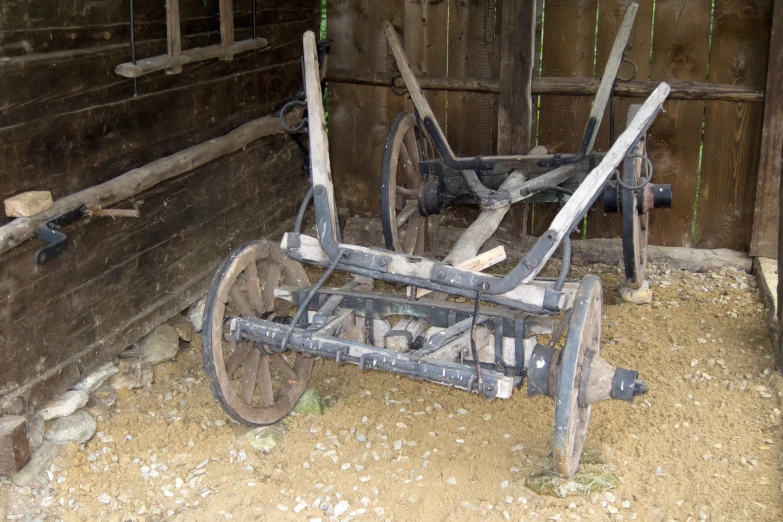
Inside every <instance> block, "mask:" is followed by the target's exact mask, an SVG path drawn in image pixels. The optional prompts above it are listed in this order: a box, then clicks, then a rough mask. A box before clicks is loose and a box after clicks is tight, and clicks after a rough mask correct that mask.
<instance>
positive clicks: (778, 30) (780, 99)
mask: <svg viewBox="0 0 783 522" xmlns="http://www.w3.org/2000/svg"><path fill="white" fill-rule="evenodd" d="M769 48H770V49H772V50H774V51H773V52H772V53H770V55H769V61H768V63H767V88H766V92H765V99H764V128H763V132H762V136H761V155H760V157H759V173H758V186H757V188H756V208H755V211H754V213H753V239H752V241H751V243H750V255H752V256H760V257H768V258H772V259H774V258H776V257H777V255H778V234H777V231H778V226H779V222H778V221H779V219H780V214H779V212H778V211H779V208H778V207H779V204H780V203H779V201H778V199H779V193H780V172H781V169H783V161H781V159H782V158H781V151H783V92H781V90H780V85H781V84H783V53H781V52H779V51H780V50H781V49H783V0H775V7H774V15H773V18H772V32H771V36H770V42H769Z"/></svg>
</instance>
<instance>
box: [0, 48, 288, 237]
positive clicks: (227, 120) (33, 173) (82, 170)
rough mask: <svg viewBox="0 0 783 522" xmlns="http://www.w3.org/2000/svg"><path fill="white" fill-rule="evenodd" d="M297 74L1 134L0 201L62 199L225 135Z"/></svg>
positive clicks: (256, 74) (284, 71)
mask: <svg viewBox="0 0 783 522" xmlns="http://www.w3.org/2000/svg"><path fill="white" fill-rule="evenodd" d="M299 71H300V67H299V65H298V61H296V62H291V63H289V64H284V65H281V66H274V67H269V68H264V69H261V70H258V71H252V72H250V73H247V74H240V75H235V76H232V77H228V78H221V79H218V80H215V81H213V82H208V83H202V84H199V85H197V86H194V87H193V88H192V89H188V90H187V91H185V92H181V93H180V94H181V95H179V96H172V95H171V93H170V92H162V93H158V94H151V95H147V96H143V97H139V98H137V99H130V100H127V101H125V102H121V103H114V104H107V105H103V106H99V107H96V108H94V109H89V110H85V111H79V112H75V113H69V114H64V115H61V116H57V117H54V118H48V119H42V120H35V121H32V122H29V123H25V124H21V125H17V126H12V127H6V128H4V129H0V157H2V158H4V165H3V166H4V169H6V172H10V173H13V175H11V176H2V177H0V195H2V196H0V197H6V196H7V195H10V194H13V193H18V192H20V191H25V190H33V189H36V188H41V187H45V188H46V189H47V190H49V191H50V192H51V193H52V196H53V197H54V199H59V198H61V197H63V196H67V195H68V194H71V193H73V192H77V191H79V190H82V189H84V188H86V187H89V186H92V185H96V184H98V183H102V182H104V181H106V180H107V179H110V178H112V177H114V176H116V175H118V174H121V173H122V172H124V171H127V170H129V169H131V168H134V167H137V166H140V165H143V164H145V163H149V162H150V161H153V160H155V159H157V158H159V157H161V156H165V155H168V154H172V153H174V152H176V151H178V150H181V149H184V148H186V147H188V146H190V145H194V144H196V143H199V142H202V141H206V140H207V139H210V138H212V137H215V136H218V135H221V134H225V133H226V132H227V131H229V130H231V129H232V128H235V127H237V126H239V125H241V124H242V123H244V122H246V121H248V120H251V119H253V118H256V117H260V116H263V115H264V114H268V113H269V112H271V111H272V109H273V108H274V106H275V105H277V104H279V103H280V101H279V100H280V99H281V98H282V97H283V96H286V95H288V93H292V92H295V90H296V89H297V87H298V86H299V84H300V82H301V80H300V78H299ZM183 76H184V75H183ZM186 93H187V95H185V94H186ZM29 158H37V159H38V161H36V162H30V161H29ZM0 220H1V221H0V224H1V223H4V222H6V218H4V217H3V218H0Z"/></svg>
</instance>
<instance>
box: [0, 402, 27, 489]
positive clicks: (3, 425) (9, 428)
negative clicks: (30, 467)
mask: <svg viewBox="0 0 783 522" xmlns="http://www.w3.org/2000/svg"><path fill="white" fill-rule="evenodd" d="M29 460H30V440H29V438H28V436H27V421H26V420H25V418H24V417H18V416H16V415H6V416H4V417H2V418H0V476H5V477H7V476H10V475H13V474H14V473H16V472H17V471H19V470H20V469H22V468H23V467H24V465H25V464H27V462H28V461H29Z"/></svg>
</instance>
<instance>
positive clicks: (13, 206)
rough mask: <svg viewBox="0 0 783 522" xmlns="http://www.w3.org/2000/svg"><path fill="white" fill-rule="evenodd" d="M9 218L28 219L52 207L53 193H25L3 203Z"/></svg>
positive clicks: (39, 191) (36, 191)
mask: <svg viewBox="0 0 783 522" xmlns="http://www.w3.org/2000/svg"><path fill="white" fill-rule="evenodd" d="M3 204H4V205H5V215H6V216H8V217H28V216H32V215H34V214H37V213H39V212H43V211H44V210H46V209H47V208H49V207H51V206H52V193H51V192H49V191H48V190H35V191H31V192H23V193H21V194H17V195H16V196H14V197H11V198H8V199H6V200H5V201H3Z"/></svg>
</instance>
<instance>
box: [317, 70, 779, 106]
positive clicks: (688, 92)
mask: <svg viewBox="0 0 783 522" xmlns="http://www.w3.org/2000/svg"><path fill="white" fill-rule="evenodd" d="M624 72H625V71H624ZM392 77H393V76H392V75H391V74H387V73H372V72H361V71H351V70H347V69H336V68H333V67H332V68H330V69H329V71H328V73H327V75H326V80H327V81H330V82H335V83H350V84H357V85H377V86H380V87H388V86H389V84H390V83H391V80H392ZM416 81H418V82H419V86H420V87H421V88H422V90H424V91H433V90H434V91H455V92H478V93H488V94H497V93H499V92H500V85H499V83H498V81H497V80H494V79H492V80H482V79H478V78H467V77H466V78H452V77H445V78H444V77H432V76H431V77H422V76H417V77H416ZM600 83H601V82H600V80H599V79H596V78H558V77H554V76H551V77H546V78H538V77H534V78H533V88H532V92H533V94H534V95H536V94H554V95H569V96H594V95H595V94H596V92H598V86H599V85H600ZM657 86H658V82H654V81H633V82H623V83H620V84H618V85H616V86H615V91H614V95H615V96H616V97H619V98H637V99H638V100H637V101H635V103H639V102H640V101H641V99H643V98H646V97H647V96H649V95H650V94H652V92H653V91H654V90H655V88H656V87H657ZM670 87H671V88H672V94H671V96H670V99H673V100H701V101H704V100H715V101H738V102H747V103H763V102H764V91H763V90H759V89H754V88H752V87H746V86H743V85H724V84H719V83H707V82H693V81H677V80H672V81H671V84H670Z"/></svg>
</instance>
